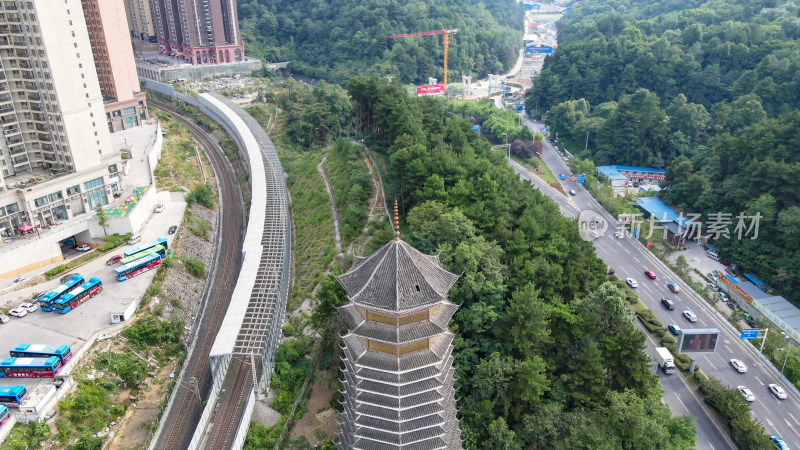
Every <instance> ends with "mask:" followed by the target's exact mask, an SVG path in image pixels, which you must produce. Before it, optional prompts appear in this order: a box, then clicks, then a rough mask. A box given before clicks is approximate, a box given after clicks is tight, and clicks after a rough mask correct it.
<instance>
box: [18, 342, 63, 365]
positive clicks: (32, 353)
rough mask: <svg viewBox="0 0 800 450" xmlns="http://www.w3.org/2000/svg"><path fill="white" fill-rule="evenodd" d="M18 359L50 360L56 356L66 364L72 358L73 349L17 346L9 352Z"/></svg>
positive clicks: (59, 346) (35, 345) (34, 345)
mask: <svg viewBox="0 0 800 450" xmlns="http://www.w3.org/2000/svg"><path fill="white" fill-rule="evenodd" d="M9 353H11V356H14V357H16V358H49V357H50V356H55V357H56V358H58V359H59V361H61V364H62V365H63V364H66V363H67V361H69V359H70V358H72V349H70V348H69V346H68V345H58V346H56V345H42V344H17V345H15V346H13V347H11V350H10V351H9Z"/></svg>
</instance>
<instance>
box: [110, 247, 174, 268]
mask: <svg viewBox="0 0 800 450" xmlns="http://www.w3.org/2000/svg"><path fill="white" fill-rule="evenodd" d="M151 253H158V254H159V255H161V257H162V258H163V257H165V256H167V248H166V247H164V246H163V245H161V244H158V245H156V246H153V247H150V248H148V249H147V250H142V251H140V252H138V253H134V254H132V255H131V256H126V257H124V258H122V259H120V260H119V263H120V264H122V265H125V264H128V263H129V262H133V261H136V260H137V259H140V258H144V257H145V256H147V255H149V254H151Z"/></svg>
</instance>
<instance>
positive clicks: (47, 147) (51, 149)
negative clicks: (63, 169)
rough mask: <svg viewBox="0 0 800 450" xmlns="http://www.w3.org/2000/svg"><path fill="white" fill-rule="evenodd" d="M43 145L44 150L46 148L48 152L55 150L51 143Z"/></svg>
mask: <svg viewBox="0 0 800 450" xmlns="http://www.w3.org/2000/svg"><path fill="white" fill-rule="evenodd" d="M41 147H42V150H44V151H46V152H52V151H55V148H54V147H53V146H52V145H51V144H42V145H41Z"/></svg>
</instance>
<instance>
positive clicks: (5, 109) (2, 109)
mask: <svg viewBox="0 0 800 450" xmlns="http://www.w3.org/2000/svg"><path fill="white" fill-rule="evenodd" d="M13 112H14V107H13V106H8V105H6V106H0V114H8V113H13Z"/></svg>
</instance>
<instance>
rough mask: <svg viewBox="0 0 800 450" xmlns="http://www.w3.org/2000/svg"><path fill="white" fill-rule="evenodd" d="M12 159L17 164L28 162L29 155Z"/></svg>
mask: <svg viewBox="0 0 800 450" xmlns="http://www.w3.org/2000/svg"><path fill="white" fill-rule="evenodd" d="M11 161H12V162H13V163H14V165H15V166H16V165H18V164H26V163H27V162H28V155H22V156H18V157H16V158H11Z"/></svg>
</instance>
